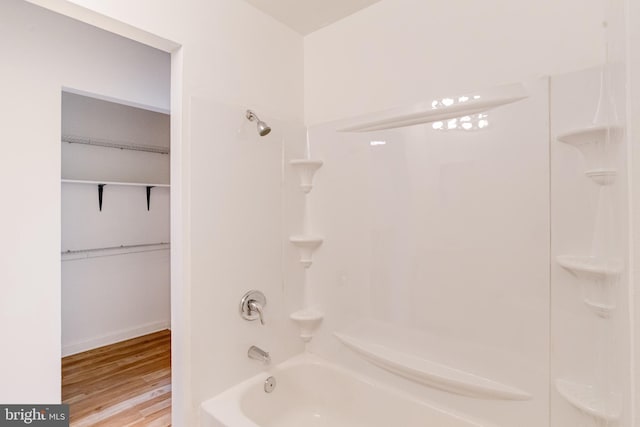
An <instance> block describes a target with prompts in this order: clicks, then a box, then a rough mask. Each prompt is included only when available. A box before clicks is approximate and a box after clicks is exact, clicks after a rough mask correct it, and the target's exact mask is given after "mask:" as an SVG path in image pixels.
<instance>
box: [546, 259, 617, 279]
mask: <svg viewBox="0 0 640 427" xmlns="http://www.w3.org/2000/svg"><path fill="white" fill-rule="evenodd" d="M556 262H557V263H558V264H559V265H560V266H562V267H564V268H565V269H567V270H569V271H570V272H571V273H573V274H574V275H575V276H577V277H580V278H593V279H605V278H615V277H617V276H619V275H620V273H621V272H622V263H621V262H620V261H619V260H615V259H599V258H595V257H590V256H575V255H559V256H557V257H556Z"/></svg>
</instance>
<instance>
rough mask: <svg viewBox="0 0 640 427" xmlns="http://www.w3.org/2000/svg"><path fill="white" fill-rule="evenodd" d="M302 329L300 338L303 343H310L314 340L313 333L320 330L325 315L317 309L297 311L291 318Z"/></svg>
mask: <svg viewBox="0 0 640 427" xmlns="http://www.w3.org/2000/svg"><path fill="white" fill-rule="evenodd" d="M289 318H290V319H291V320H293V321H294V322H295V323H296V324H297V325H298V327H299V328H300V338H302V341H304V342H309V341H311V338H313V333H314V332H315V331H316V329H318V327H319V326H320V323H321V322H322V319H323V318H324V314H323V313H322V312H320V311H318V310H316V309H313V308H307V309H304V310H299V311H296V312H295V313H292V314H291V316H289Z"/></svg>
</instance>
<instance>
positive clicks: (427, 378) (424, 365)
mask: <svg viewBox="0 0 640 427" xmlns="http://www.w3.org/2000/svg"><path fill="white" fill-rule="evenodd" d="M334 335H335V336H336V337H337V338H338V339H339V340H340V341H341V342H342V343H343V344H344V345H345V346H346V347H348V348H349V349H351V350H353V351H354V352H356V353H357V354H358V355H360V356H362V357H363V358H364V359H365V360H368V361H369V362H371V363H373V364H374V365H376V366H378V367H380V368H382V369H385V370H387V371H389V372H391V373H394V374H396V375H399V376H401V377H404V378H407V379H409V380H411V381H414V382H417V383H420V384H423V385H427V386H430V387H434V388H437V389H440V390H444V391H447V392H450V393H454V394H459V395H462V396H469V397H475V398H483V399H493V400H529V399H531V397H532V396H531V394H529V393H527V392H525V391H523V390H520V389H518V388H515V387H512V386H509V385H506V384H503V383H500V382H497V381H494V380H491V379H489V378H485V377H482V376H480V375H476V374H473V373H470V372H466V371H463V370H460V369H457V368H453V367H450V366H446V365H443V364H440V363H437V362H434V361H431V360H428V359H424V358H422V357H419V356H416V355H413V354H409V353H406V352H402V351H399V350H396V349H394V348H391V347H389V346H386V345H382V344H377V343H372V342H367V341H363V340H361V339H358V338H354V337H352V336H349V335H346V334H341V333H337V332H336V333H334Z"/></svg>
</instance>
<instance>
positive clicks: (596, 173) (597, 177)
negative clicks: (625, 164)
mask: <svg viewBox="0 0 640 427" xmlns="http://www.w3.org/2000/svg"><path fill="white" fill-rule="evenodd" d="M584 174H585V175H586V176H587V177H588V178H591V179H592V180H593V182H595V183H596V184H599V185H611V184H613V183H614V182H616V177H617V176H618V171H617V170H615V169H591V170H588V171H586V172H585V173H584Z"/></svg>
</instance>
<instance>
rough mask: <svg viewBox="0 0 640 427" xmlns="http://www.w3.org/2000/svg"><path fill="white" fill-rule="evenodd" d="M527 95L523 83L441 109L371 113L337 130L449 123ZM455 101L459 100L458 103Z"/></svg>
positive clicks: (420, 106) (430, 106)
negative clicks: (438, 122) (446, 121)
mask: <svg viewBox="0 0 640 427" xmlns="http://www.w3.org/2000/svg"><path fill="white" fill-rule="evenodd" d="M528 96H529V95H528V94H527V91H526V90H525V88H524V85H523V84H521V83H514V84H510V85H505V86H500V87H495V88H492V89H490V90H487V91H481V92H475V93H471V94H467V95H464V96H457V97H450V98H449V99H450V100H451V102H452V104H451V105H447V106H443V107H439V108H434V107H433V103H432V102H431V101H430V102H423V103H419V104H416V105H413V106H411V107H403V108H397V109H393V110H387V111H382V112H378V113H374V114H370V115H367V116H366V117H361V118H357V119H354V121H355V123H354V124H351V125H348V126H346V127H344V128H342V129H338V131H339V132H371V131H377V130H385V129H395V128H399V127H405V126H413V125H419V124H424V123H432V122H437V121H442V120H449V119H454V118H458V117H464V116H468V115H471V114H477V113H484V112H486V111H489V110H491V109H493V108H496V107H500V106H502V105H507V104H511V103H514V102H517V101H520V100H522V99H525V98H528ZM455 100H458V102H456V101H455Z"/></svg>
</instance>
